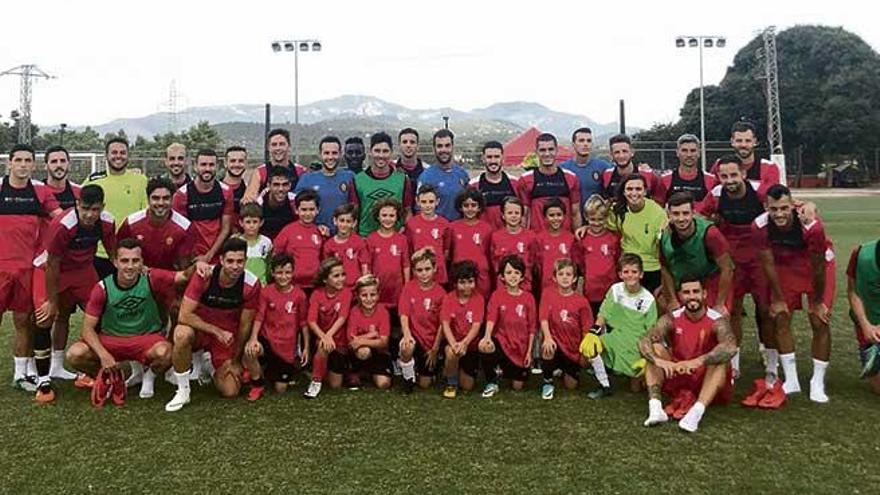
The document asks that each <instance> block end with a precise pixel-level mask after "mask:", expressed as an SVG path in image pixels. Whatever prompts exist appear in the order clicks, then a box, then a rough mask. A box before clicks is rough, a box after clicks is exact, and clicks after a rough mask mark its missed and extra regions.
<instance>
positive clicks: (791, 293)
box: [766, 250, 837, 311]
mask: <svg viewBox="0 0 880 495" xmlns="http://www.w3.org/2000/svg"><path fill="white" fill-rule="evenodd" d="M829 251H830V250H829ZM836 269H837V262H836V261H835V259H834V253H833V252H832V253H831V254H830V255H826V258H825V290H824V291H822V292H823V294H822V302H823V303H825V306H826V307H827V308H828V309H829V310H830V309H831V308H832V305H833V304H834V296H835V295H836V294H835V293H836V292H837V280H836V277H835V270H836ZM779 285H781V286H782V297H783V299H784V300H785V304H786V306H788V310H789V311H796V310H799V309H803V308H804V305H803V300H804V296H807V304H808V307H809V306H812V300H813V280H812V279H809V280H807V279H803V278H797V279H794V278H786V277H783V276H781V275H780V277H779ZM766 294H767V298H768V300H769V297H770V292H769V289H768V291H767V293H766Z"/></svg>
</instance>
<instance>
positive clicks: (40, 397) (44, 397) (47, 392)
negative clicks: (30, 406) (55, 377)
mask: <svg viewBox="0 0 880 495" xmlns="http://www.w3.org/2000/svg"><path fill="white" fill-rule="evenodd" d="M34 400H35V401H36V402H37V404H51V403H52V402H54V401H55V391H54V390H52V384H50V383H45V384H43V385H40V387H39V388H37V394H36V395H35V396H34Z"/></svg>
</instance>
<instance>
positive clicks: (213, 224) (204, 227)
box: [171, 149, 233, 263]
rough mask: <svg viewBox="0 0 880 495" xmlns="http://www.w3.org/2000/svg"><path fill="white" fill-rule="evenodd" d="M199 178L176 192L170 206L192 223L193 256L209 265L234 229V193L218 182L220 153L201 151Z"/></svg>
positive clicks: (197, 172)
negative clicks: (218, 158)
mask: <svg viewBox="0 0 880 495" xmlns="http://www.w3.org/2000/svg"><path fill="white" fill-rule="evenodd" d="M195 173H196V177H195V179H194V180H193V181H192V184H186V185H184V186H183V187H181V188H179V189H178V190H177V192H175V193H174V197H173V198H172V200H171V205H172V207H173V208H174V210H175V211H177V212H178V213H180V214H181V215H183V216H185V217H186V218H187V219H188V220H189V221H190V222H192V227H193V231H194V234H195V236H194V237H195V240H194V244H193V251H192V252H193V254H194V255H195V257H196V259H197V260H199V261H204V262H207V263H210V262H211V261H212V260H215V259H216V256H217V251H218V250H219V249H220V246H221V245H222V244H223V241H225V240H226V237H228V236H229V232H230V230H231V229H232V213H233V210H232V190H231V189H229V187H228V186H226V184H223V183H221V182H220V181H218V180H217V153H215V152H214V150H209V149H204V150H199V152H198V154H197V155H196V165H195Z"/></svg>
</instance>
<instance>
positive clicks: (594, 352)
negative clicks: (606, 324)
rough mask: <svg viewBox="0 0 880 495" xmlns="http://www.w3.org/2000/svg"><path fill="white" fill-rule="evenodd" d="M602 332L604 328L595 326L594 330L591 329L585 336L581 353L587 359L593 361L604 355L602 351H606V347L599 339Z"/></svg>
mask: <svg viewBox="0 0 880 495" xmlns="http://www.w3.org/2000/svg"><path fill="white" fill-rule="evenodd" d="M601 332H602V327H600V326H598V325H593V326H592V328H590V331H589V332H588V333H587V334H586V335H584V338H583V340H581V347H580V351H581V354H583V355H584V357H585V358H587V359H593V358H594V357H596V356H598V355H599V354H602V351H604V350H605V346H604V345H603V344H602V339H600V338H599V334H600V333H601Z"/></svg>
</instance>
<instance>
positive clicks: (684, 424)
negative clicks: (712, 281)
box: [639, 276, 736, 433]
mask: <svg viewBox="0 0 880 495" xmlns="http://www.w3.org/2000/svg"><path fill="white" fill-rule="evenodd" d="M706 293H707V291H705V290H704V289H703V283H702V282H701V281H700V280H699V279H698V278H696V277H693V276H686V277H684V278H682V280H681V283H680V286H679V289H678V294H677V296H678V300H679V302H680V303H681V304H682V307H681V308H679V309H676V310H675V311H673V312H672V316H671V317H670V316H669V315H664V316H663V317H662V318H660V320H659V321H658V322H657V324H656V325H654V326H653V327H652V328H651V330H650V331H648V334H647V335H645V336H644V337H642V339H641V340H640V341H639V350H640V351H641V353H642V356H644V358H645V360H647V362H648V364H647V368H646V370H645V381H646V382H647V385H648V419H647V420H646V421H645V426H653V425H656V424H660V423H664V422H666V421H667V420H668V419H669V416H672V417H673V418H675V419H678V420H680V421H679V422H678V426H679V427H681V429H683V430H685V431H688V432H691V433H693V432H695V431H697V428H698V427H699V425H700V420H701V419H702V417H703V413H704V412H705V411H706V407H707V406H708V405H710V404H728V403H730V400H731V399H732V398H733V373H732V371H731V369H730V366H729V365H728V363H729V361H730V359H731V358H732V357H733V355H734V354H736V337H735V336H734V335H733V332H732V331H731V329H730V323H729V322H728V320H727V318H726V317H724V316H723V315H722V314H721V313H719V312H717V311H715V310H714V309H711V308H708V307H707V306H706ZM661 391H662V392H665V393H666V395H668V396H671V397H673V399H672V402H671V403H670V404H669V405H667V406H666V409H665V410H664V409H663V403H662V402H661Z"/></svg>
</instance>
